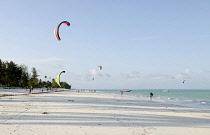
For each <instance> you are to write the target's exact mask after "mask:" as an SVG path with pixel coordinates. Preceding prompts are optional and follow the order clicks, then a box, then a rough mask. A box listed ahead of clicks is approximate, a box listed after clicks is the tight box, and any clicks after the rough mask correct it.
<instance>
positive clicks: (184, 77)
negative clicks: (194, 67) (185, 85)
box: [174, 68, 191, 79]
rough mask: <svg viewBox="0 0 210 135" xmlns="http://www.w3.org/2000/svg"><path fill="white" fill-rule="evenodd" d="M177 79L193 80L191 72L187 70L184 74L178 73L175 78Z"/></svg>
mask: <svg viewBox="0 0 210 135" xmlns="http://www.w3.org/2000/svg"><path fill="white" fill-rule="evenodd" d="M174 78H175V79H190V78H191V72H190V69H188V68H187V69H185V70H184V72H181V73H178V74H177V75H175V77H174Z"/></svg>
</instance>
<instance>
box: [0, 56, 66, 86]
mask: <svg viewBox="0 0 210 135" xmlns="http://www.w3.org/2000/svg"><path fill="white" fill-rule="evenodd" d="M39 76H40V75H38V72H37V70H36V68H35V67H32V69H31V72H29V71H28V67H27V66H26V65H24V64H21V65H18V64H16V63H15V62H13V61H5V62H4V61H2V60H1V59H0V87H4V88H11V87H20V88H21V87H22V88H25V87H27V86H28V87H30V86H32V87H33V88H41V87H46V88H48V87H53V88H57V87H59V86H58V84H57V83H56V82H55V79H54V78H53V79H52V80H47V81H42V80H41V79H39ZM46 78H47V76H46V75H45V80H46ZM61 87H62V88H69V84H68V83H66V82H61Z"/></svg>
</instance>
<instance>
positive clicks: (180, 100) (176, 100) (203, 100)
mask: <svg viewBox="0 0 210 135" xmlns="http://www.w3.org/2000/svg"><path fill="white" fill-rule="evenodd" d="M121 90H122V89H121ZM121 90H120V89H119V90H117V89H116V90H97V91H99V92H103V93H109V94H113V95H121V93H120V91H121ZM129 90H132V89H129ZM150 92H152V93H153V94H154V96H153V98H152V101H153V102H162V103H167V104H174V105H181V106H185V107H195V108H201V109H210V89H208V90H207V89H165V90H164V89H144V90H143V89H135V90H132V91H131V92H124V93H123V95H122V96H128V97H132V98H138V99H141V100H148V101H149V93H150Z"/></svg>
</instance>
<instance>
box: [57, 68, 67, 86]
mask: <svg viewBox="0 0 210 135" xmlns="http://www.w3.org/2000/svg"><path fill="white" fill-rule="evenodd" d="M62 73H65V71H62V72H60V73H58V74H57V75H56V79H55V82H56V83H57V84H58V86H60V87H61V85H60V76H61V74H62Z"/></svg>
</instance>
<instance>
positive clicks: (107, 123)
mask: <svg viewBox="0 0 210 135" xmlns="http://www.w3.org/2000/svg"><path fill="white" fill-rule="evenodd" d="M0 101H1V102H0V109H1V111H0V113H1V116H0V121H1V127H0V130H1V131H2V132H3V133H4V134H13V135H16V134H21V135H33V134H40V135H46V134H60V135H68V134H69V135H70V134H74V135H85V134H86V135H97V134H100V135H101V134H104V135H105V134H106V135H107V134H110V135H111V134H112V135H128V134H131V135H137V134H139V135H147V134H148V135H157V134H161V135H175V134H176V135H177V134H186V135H188V134H189V135H197V134H203V135H207V134H209V132H210V110H209V109H198V108H188V107H181V106H175V105H168V104H164V103H158V102H149V101H143V100H138V99H133V98H129V97H121V96H120V95H119V96H117V95H116V96H114V95H111V94H106V93H94V92H87V91H86V92H79V93H78V92H76V91H75V90H71V91H62V92H57V93H55V92H51V93H43V94H29V95H18V96H12V97H9V96H8V97H1V98H0ZM44 113H45V114H44Z"/></svg>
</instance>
